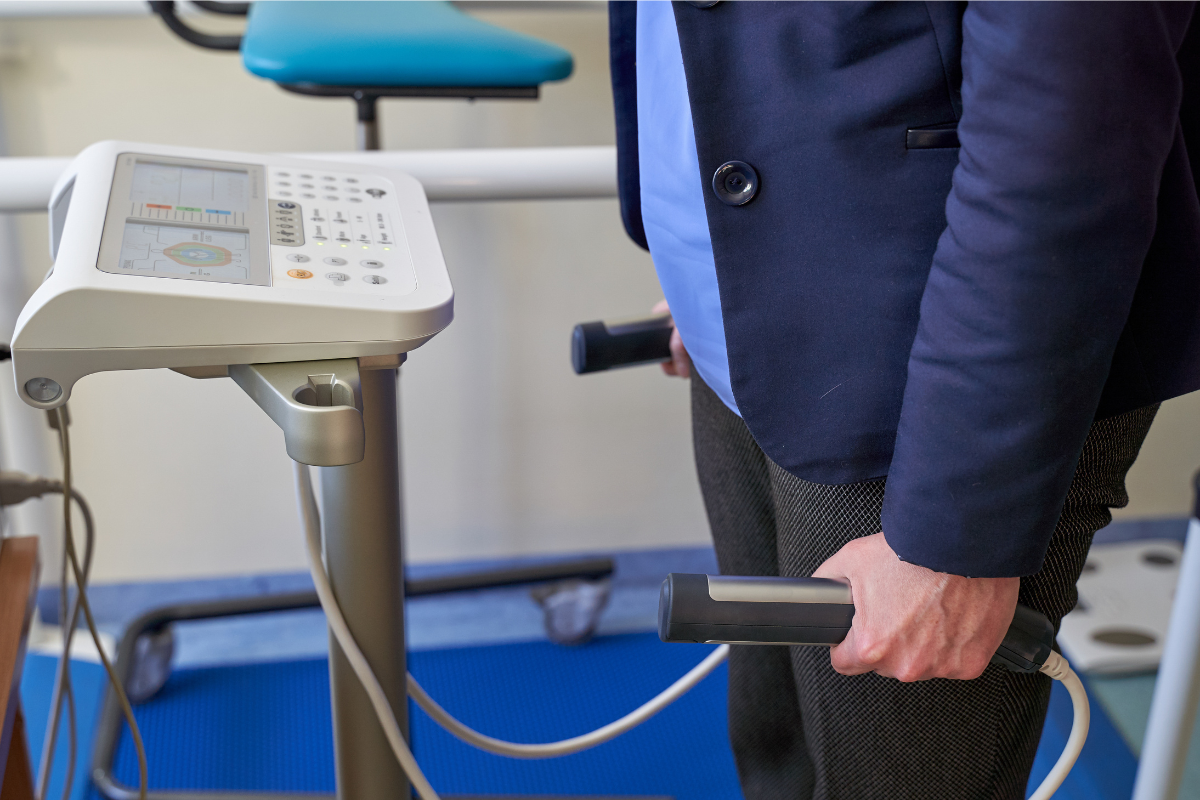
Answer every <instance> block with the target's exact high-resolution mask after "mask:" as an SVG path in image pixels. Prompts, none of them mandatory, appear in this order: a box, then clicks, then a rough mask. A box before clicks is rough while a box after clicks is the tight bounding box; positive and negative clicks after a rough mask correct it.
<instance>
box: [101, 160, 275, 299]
mask: <svg viewBox="0 0 1200 800" xmlns="http://www.w3.org/2000/svg"><path fill="white" fill-rule="evenodd" d="M264 186H265V181H264V177H263V168H262V166H261V165H257V164H229V163H221V162H215V161H202V160H199V159H186V158H174V157H165V156H151V155H142V154H138V153H122V154H121V155H120V156H119V157H118V160H117V169H116V172H115V173H114V175H113V187H112V193H111V195H110V197H109V208H108V216H107V218H106V219H105V223H104V235H103V239H102V240H101V245H100V261H99V263H98V264H97V266H98V268H99V269H101V270H103V271H104V272H112V273H117V274H122V275H147V276H153V277H161V278H182V279H185V280H198V281H218V282H222V283H244V284H257V285H260V286H267V285H270V275H271V267H270V261H269V258H270V257H269V254H268V247H269V232H268V228H267V208H266V199H265V197H264Z"/></svg>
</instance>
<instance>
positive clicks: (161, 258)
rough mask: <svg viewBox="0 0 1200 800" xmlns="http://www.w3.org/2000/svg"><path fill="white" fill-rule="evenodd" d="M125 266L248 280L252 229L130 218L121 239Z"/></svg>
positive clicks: (141, 270)
mask: <svg viewBox="0 0 1200 800" xmlns="http://www.w3.org/2000/svg"><path fill="white" fill-rule="evenodd" d="M121 269H122V270H124V271H131V272H137V273H140V274H158V275H164V276H174V277H183V276H193V275H194V276H201V277H205V278H211V279H215V280H221V279H225V280H229V281H232V282H235V283H244V282H246V281H248V280H249V279H250V232H249V231H248V230H244V229H237V228H223V229H222V228H201V227H192V226H186V227H185V226H181V225H151V224H147V223H145V222H139V221H136V220H127V221H126V222H125V235H124V237H122V240H121Z"/></svg>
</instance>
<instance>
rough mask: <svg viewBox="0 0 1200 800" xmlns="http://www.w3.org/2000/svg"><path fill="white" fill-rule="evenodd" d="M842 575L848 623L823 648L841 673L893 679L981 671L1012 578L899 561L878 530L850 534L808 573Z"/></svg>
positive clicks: (1006, 610)
mask: <svg viewBox="0 0 1200 800" xmlns="http://www.w3.org/2000/svg"><path fill="white" fill-rule="evenodd" d="M813 577H815V578H832V579H834V580H840V581H844V582H848V583H849V584H850V588H851V591H852V592H853V596H854V623H853V625H852V626H851V628H850V633H849V635H847V636H846V639H845V640H844V641H843V642H842V643H841V644H839V645H837V646H836V647H834V648H833V649H832V650H831V651H830V662H831V663H832V664H833V668H834V669H835V670H837V671H838V672H840V673H842V674H843V675H860V674H862V673H864V672H878V673H879V674H880V675H884V676H886V677H889V678H896V679H898V680H901V681H923V680H927V679H929V678H959V679H962V680H970V679H971V678H977V677H979V676H980V674H982V673H983V670H984V668H985V667H986V666H987V665H988V661H989V660H990V659H991V657H992V656H993V655H994V654H995V652H996V648H998V647H999V646H1000V642H1001V641H1002V640H1003V639H1004V634H1005V633H1006V632H1007V631H1008V626H1009V625H1010V624H1011V623H1012V619H1013V613H1014V612H1015V611H1016V607H1017V591H1018V590H1019V589H1020V586H1021V579H1020V578H964V577H962V576H960V575H947V574H945V573H942V572H934V571H933V570H930V569H926V568H925V567H919V566H917V565H916V564H908V563H905V562H903V561H901V560H900V559H899V558H898V557H897V556H896V554H895V553H894V552H892V548H891V547H889V546H888V543H887V540H886V539H884V537H883V534H882V533H877V534H875V535H874V536H867V537H864V538H862V539H856V540H854V541H853V542H850V543H849V544H847V545H846V546H845V547H843V548H842V549H841V550H839V551H838V552H837V553H836V554H835V555H834V556H833V558H831V559H829V560H828V561H826V562H825V563H824V564H822V565H821V567H820V568H819V569H818V570H817V571H816V572H814V573H813Z"/></svg>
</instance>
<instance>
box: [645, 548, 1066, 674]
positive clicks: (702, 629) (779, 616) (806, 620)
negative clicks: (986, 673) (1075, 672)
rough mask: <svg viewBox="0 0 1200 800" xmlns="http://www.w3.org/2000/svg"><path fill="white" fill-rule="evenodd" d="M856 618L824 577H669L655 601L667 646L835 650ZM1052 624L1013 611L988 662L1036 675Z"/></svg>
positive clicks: (844, 593)
mask: <svg viewBox="0 0 1200 800" xmlns="http://www.w3.org/2000/svg"><path fill="white" fill-rule="evenodd" d="M853 619H854V604H853V603H852V602H851V600H850V588H849V587H848V586H846V585H845V584H842V583H838V582H837V581H830V580H824V579H822V578H727V577H724V576H717V577H715V578H713V579H712V580H710V578H709V576H708V575H689V574H685V573H676V572H673V573H671V574H670V575H668V576H667V579H666V580H665V581H663V585H662V589H661V591H660V592H659V597H658V636H659V638H660V639H662V640H663V641H664V642H712V643H718V642H724V643H731V644H800V645H809V644H821V645H835V644H838V643H839V642H841V641H842V640H843V639H845V638H846V634H847V633H848V632H849V631H850V624H851V622H852V620H853ZM1053 646H1054V626H1053V625H1051V624H1050V621H1049V620H1048V619H1046V618H1045V617H1044V616H1042V615H1041V614H1039V613H1038V612H1037V611H1034V610H1033V609H1030V608H1026V607H1025V606H1017V611H1016V614H1015V615H1014V617H1013V621H1012V625H1011V626H1009V629H1008V633H1007V634H1006V635H1005V637H1004V641H1003V642H1001V644H1000V647H999V649H998V650H997V651H996V655H994V656H992V663H993V664H1000V665H1002V666H1004V667H1007V668H1008V669H1010V670H1012V671H1014V672H1037V671H1038V668H1040V667H1041V666H1042V664H1045V663H1046V659H1047V658H1049V657H1050V653H1051V650H1052V649H1053Z"/></svg>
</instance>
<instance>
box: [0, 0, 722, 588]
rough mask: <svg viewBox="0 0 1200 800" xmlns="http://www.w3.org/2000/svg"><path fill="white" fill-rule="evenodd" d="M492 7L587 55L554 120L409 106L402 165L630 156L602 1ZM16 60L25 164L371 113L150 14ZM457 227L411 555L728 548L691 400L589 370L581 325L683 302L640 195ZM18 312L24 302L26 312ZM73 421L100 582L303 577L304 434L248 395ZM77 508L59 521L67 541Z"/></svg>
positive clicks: (535, 112)
mask: <svg viewBox="0 0 1200 800" xmlns="http://www.w3.org/2000/svg"><path fill="white" fill-rule="evenodd" d="M0 11H2V9H0ZM472 13H480V16H484V17H486V18H488V19H489V20H492V21H496V22H498V23H499V24H503V25H506V26H508V27H511V28H514V29H517V30H522V31H526V32H529V33H532V34H534V35H538V36H542V37H544V38H546V39H549V40H551V41H554V42H557V43H558V44H560V45H562V46H564V47H566V48H568V49H569V50H571V51H572V53H574V55H575V58H576V72H575V75H574V76H573V77H572V78H571V79H570V80H568V81H566V82H564V83H562V84H555V85H550V86H547V87H545V88H544V91H543V96H542V99H541V100H540V101H538V102H536V103H535V102H525V101H493V102H484V101H481V102H477V103H467V102H464V101H449V100H447V101H401V100H396V101H384V103H383V105H382V111H383V114H382V128H383V132H384V146H385V147H386V148H388V149H402V148H447V147H480V146H482V147H486V146H523V145H574V144H580V145H585V144H609V143H611V142H612V140H613V123H612V111H611V97H610V94H609V88H608V71H607V38H606V35H607V18H606V15H605V11H604V7H603V6H602V5H599V4H589V5H586V6H580V7H578V8H570V9H562V8H561V7H559V8H555V9H553V10H537V9H534V10H530V9H529V8H528V7H525V8H522V9H501V10H497V11H491V12H487V13H481V12H478V11H477V10H475V9H473V11H472ZM206 21H207V19H206ZM218 24H222V26H223V27H227V26H228V24H229V23H227V22H224V23H218ZM210 27H215V26H214V25H210ZM3 53H8V54H9V58H8V59H7V60H6V61H0V110H2V112H3V114H4V116H5V120H6V123H7V124H6V128H7V131H6V136H7V141H8V151H9V153H10V154H12V155H70V154H73V153H75V152H77V151H78V150H80V149H81V148H82V147H84V146H86V145H87V144H89V143H91V142H93V141H96V140H99V139H106V138H122V139H131V140H134V141H138V140H141V141H154V142H168V143H175V144H187V145H197V146H209V147H220V148H228V149H233V150H249V151H269V150H281V151H319V150H350V149H353V118H354V117H353V107H352V104H351V103H350V102H349V101H344V102H343V101H338V100H318V99H310V98H304V97H298V96H295V95H290V94H287V93H285V92H283V91H281V90H279V89H278V88H276V87H274V86H273V85H271V84H268V83H266V82H263V81H260V80H258V79H256V78H253V77H251V76H249V75H248V74H247V73H245V72H244V71H243V70H242V68H241V65H240V63H239V60H238V59H237V57H236V56H232V55H225V54H220V53H213V52H206V51H201V50H197V49H195V48H192V47H190V46H188V45H186V44H184V43H182V42H180V41H178V40H177V39H175V38H174V37H173V36H172V35H170V34H169V33H168V32H167V31H166V30H165V29H164V28H163V27H162V25H161V23H159V22H158V21H157V20H155V19H151V18H148V17H111V16H109V17H103V18H99V17H97V18H56V19H7V20H3V21H0V57H2V54H3ZM435 216H436V221H437V224H438V229H439V234H440V237H441V240H442V244H443V248H444V250H445V254H446V260H447V263H448V264H449V267H450V271H451V276H452V278H453V280H454V282H455V289H456V293H457V300H456V320H455V322H454V324H453V325H452V326H451V327H450V328H449V329H448V330H447V331H446V332H444V333H443V334H440V335H439V336H438V337H437V338H435V339H434V340H433V341H432V342H430V343H429V344H428V345H426V346H425V347H423V348H421V349H420V350H418V351H416V352H415V353H413V354H412V356H411V358H410V361H409V363H408V364H407V365H406V366H405V367H404V369H403V375H402V386H403V415H404V416H403V422H404V434H405V439H406V441H405V471H406V495H407V500H408V520H409V534H408V536H409V548H410V550H409V552H410V556H411V558H413V559H414V560H435V559H438V560H440V559H452V558H468V557H484V556H499V555H507V554H520V553H535V552H539V553H540V552H552V551H560V552H561V551H581V550H587V551H595V550H601V551H602V550H606V549H612V548H636V547H653V546H665V545H673V544H693V543H701V542H704V541H705V540H706V537H707V528H706V525H705V523H704V518H703V511H702V508H701V505H700V501H699V497H698V493H697V490H696V488H695V478H694V469H693V467H692V462H691V454H690V449H689V448H690V445H689V433H688V419H687V391H686V386H685V385H684V384H683V383H682V382H679V381H669V380H667V379H666V378H663V377H662V376H661V375H660V374H658V373H657V370H656V369H644V370H631V371H626V372H624V373H620V374H612V375H596V376H587V377H582V378H581V377H576V376H575V375H574V374H573V373H572V372H571V369H570V365H569V358H568V352H569V350H568V339H569V334H570V331H571V327H572V326H573V325H574V324H575V323H576V322H579V321H584V320H589V319H596V318H599V317H603V316H624V315H628V314H633V313H639V312H641V311H644V310H648V309H649V308H650V306H651V305H652V304H653V303H654V302H655V301H656V300H657V299H658V298H659V297H660V295H659V293H658V288H657V282H656V280H655V278H654V273H653V268H652V265H651V263H650V260H649V258H648V257H647V256H646V255H645V254H644V253H643V252H642V251H640V250H639V249H638V248H637V247H635V246H634V245H633V244H632V243H630V242H629V241H628V239H627V238H626V237H625V235H624V233H623V231H622V230H621V226H620V220H619V217H618V211H617V204H616V202H615V201H571V202H557V203H512V204H493V205H483V204H479V205H458V206H446V205H443V206H439V207H437V208H436V209H435ZM18 227H19V229H20V237H19V238H20V246H21V252H22V253H23V259H24V263H23V269H22V271H21V272H22V276H23V279H24V281H23V282H24V291H25V292H29V291H31V290H32V288H33V287H34V286H36V284H37V282H38V281H40V279H41V276H42V275H43V274H44V272H45V270H46V268H47V267H48V266H49V261H48V256H47V253H46V245H45V218H44V216H42V215H28V216H25V217H22V218H20V219H19V220H18ZM0 232H2V229H0ZM10 280H11V276H10ZM14 299H18V298H12V297H5V298H3V302H4V305H5V306H7V307H19V304H20V302H15V303H14V302H13V300H14ZM19 300H21V301H23V298H19ZM0 322H7V324H8V325H9V326H11V320H10V319H9V318H8V317H0ZM10 330H11V327H9V328H7V329H5V330H4V331H0V336H5V337H6V336H7V335H8V331H10ZM8 381H9V382H10V383H11V375H9V377H8ZM0 394H2V395H4V396H5V399H4V401H3V405H2V406H0V414H2V415H3V416H4V420H5V423H6V424H5V431H6V432H7V435H6V436H5V438H4V444H5V447H6V451H7V452H6V453H5V460H4V463H5V465H6V466H14V467H20V468H25V469H31V470H41V469H45V468H47V467H49V468H56V467H54V464H56V463H57V461H56V460H55V461H53V462H52V463H51V464H49V465H47V464H43V463H35V462H36V461H37V458H38V457H39V453H38V448H39V447H40V448H43V449H42V450H41V451H40V457H41V458H42V459H43V461H44V460H45V453H46V452H48V451H47V450H46V449H45V448H48V446H49V444H50V440H49V436H48V433H47V432H44V430H43V429H44V428H45V425H44V422H43V420H42V417H41V415H40V414H38V413H34V412H32V411H31V410H29V409H27V408H22V407H19V406H20V404H19V403H15V402H12V400H13V395H12V393H11V390H9V389H0ZM71 411H72V415H73V418H74V426H73V428H72V430H73V436H74V442H75V457H76V471H77V475H78V485H79V486H80V488H81V489H82V490H83V491H84V492H85V493H87V495H88V496H89V497H90V498H91V499H92V502H93V504H94V505H95V506H96V516H97V519H98V521H99V524H100V527H101V540H100V546H99V549H98V551H97V561H96V579H97V580H100V581H112V580H126V579H139V578H161V577H168V576H201V575H216V574H230V573H255V572H265V571H275V570H294V569H300V568H302V566H303V553H302V550H301V541H300V537H299V534H298V530H297V524H296V521H295V512H294V510H293V501H292V498H291V486H290V467H289V464H288V461H287V458H286V456H285V454H284V452H283V440H282V436H281V434H280V433H279V432H278V431H277V430H276V429H275V427H274V426H273V424H272V423H270V422H269V421H268V420H267V419H266V417H265V416H264V415H263V414H262V413H261V412H260V411H259V410H258V408H257V407H255V406H254V405H253V404H252V403H251V402H250V401H249V399H248V398H246V397H245V396H244V395H242V394H241V392H240V390H238V389H237V388H236V387H235V386H234V385H233V384H232V382H230V381H227V380H216V381H194V380H189V379H187V378H184V377H181V376H179V375H176V374H174V373H170V372H166V371H148V372H128V373H110V374H103V375H96V376H92V377H89V378H86V379H84V380H83V381H81V382H80V383H79V385H78V387H77V388H76V391H75V395H74V397H73V399H72V401H71ZM14 434H19V435H20V437H21V438H23V439H24V440H27V441H26V443H25V444H24V445H21V443H20V441H15V438H16V437H15V436H14ZM28 440H33V441H34V442H35V443H36V446H35V445H31V444H30V443H29V441H28ZM39 440H40V441H39ZM53 511H54V509H47V513H45V514H43V515H42V517H41V519H39V520H37V522H36V524H37V525H38V526H39V527H40V528H42V529H43V530H50V529H53V526H54V524H55V523H54V514H53ZM30 524H34V523H30ZM55 549H56V548H55Z"/></svg>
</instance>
